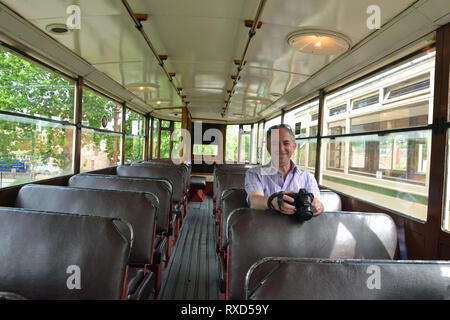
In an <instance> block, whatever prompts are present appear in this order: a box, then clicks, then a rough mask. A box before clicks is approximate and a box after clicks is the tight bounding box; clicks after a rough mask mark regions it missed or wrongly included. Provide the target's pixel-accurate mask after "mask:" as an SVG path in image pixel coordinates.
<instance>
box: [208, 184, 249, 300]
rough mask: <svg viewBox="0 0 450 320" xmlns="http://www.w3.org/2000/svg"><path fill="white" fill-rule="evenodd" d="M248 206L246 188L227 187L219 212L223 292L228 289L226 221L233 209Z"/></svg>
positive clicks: (223, 193) (218, 231)
mask: <svg viewBox="0 0 450 320" xmlns="http://www.w3.org/2000/svg"><path fill="white" fill-rule="evenodd" d="M246 207H248V206H247V192H246V191H245V189H236V188H233V189H227V190H225V191H223V192H222V209H221V210H220V212H219V215H218V216H219V217H218V218H219V221H218V225H217V226H218V228H217V229H218V230H217V232H216V234H217V252H218V257H219V265H220V279H219V281H220V282H219V288H220V291H221V292H222V294H224V293H225V290H226V251H227V243H228V240H227V237H226V236H227V233H226V232H224V230H227V229H226V222H227V219H228V216H229V215H230V214H231V212H233V210H235V209H238V208H246Z"/></svg>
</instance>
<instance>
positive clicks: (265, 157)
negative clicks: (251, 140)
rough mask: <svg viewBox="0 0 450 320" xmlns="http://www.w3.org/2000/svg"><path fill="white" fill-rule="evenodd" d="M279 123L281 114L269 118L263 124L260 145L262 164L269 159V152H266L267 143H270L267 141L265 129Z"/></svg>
mask: <svg viewBox="0 0 450 320" xmlns="http://www.w3.org/2000/svg"><path fill="white" fill-rule="evenodd" d="M277 124H281V116H278V117H275V118H273V119H272V120H269V121H267V122H266V123H265V125H264V136H263V146H262V152H263V153H262V164H266V163H269V161H270V154H269V152H267V143H270V141H267V131H268V130H269V128H270V127H272V126H274V125H277Z"/></svg>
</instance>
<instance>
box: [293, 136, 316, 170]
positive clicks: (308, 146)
mask: <svg viewBox="0 0 450 320" xmlns="http://www.w3.org/2000/svg"><path fill="white" fill-rule="evenodd" d="M296 143H297V149H296V150H295V153H294V155H293V157H292V160H293V161H294V162H295V164H296V165H297V166H298V167H299V168H300V169H302V170H307V171H309V172H311V173H312V174H314V172H315V171H316V147H317V139H315V138H311V139H301V140H297V141H296Z"/></svg>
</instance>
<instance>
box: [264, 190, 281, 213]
mask: <svg viewBox="0 0 450 320" xmlns="http://www.w3.org/2000/svg"><path fill="white" fill-rule="evenodd" d="M275 198H277V203H278V207H279V208H281V205H282V204H283V201H284V200H283V192H276V193H274V194H272V195H271V196H270V197H269V199H267V207H268V208H269V209H274V210H277V211H278V209H275V208H274V207H273V205H272V201H273V199H275Z"/></svg>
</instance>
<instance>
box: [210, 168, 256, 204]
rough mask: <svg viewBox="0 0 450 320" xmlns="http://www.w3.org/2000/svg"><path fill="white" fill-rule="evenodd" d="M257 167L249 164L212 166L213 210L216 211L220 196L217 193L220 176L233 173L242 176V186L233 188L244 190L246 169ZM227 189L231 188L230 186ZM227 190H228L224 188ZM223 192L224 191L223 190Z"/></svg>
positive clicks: (218, 192)
mask: <svg viewBox="0 0 450 320" xmlns="http://www.w3.org/2000/svg"><path fill="white" fill-rule="evenodd" d="M255 166H257V165H249V164H240V163H239V164H237V163H236V164H216V165H215V166H214V171H213V177H214V183H213V200H214V202H215V204H216V205H215V208H216V209H217V200H218V198H219V195H220V191H219V180H220V179H221V176H223V175H224V174H225V175H226V174H227V173H230V172H231V173H234V174H241V175H244V184H242V185H239V186H235V187H237V188H244V187H245V172H247V170H248V169H250V168H253V167H255ZM229 188H232V186H230V187H229ZM226 189H228V188H226ZM223 190H224V189H223Z"/></svg>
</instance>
